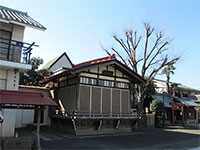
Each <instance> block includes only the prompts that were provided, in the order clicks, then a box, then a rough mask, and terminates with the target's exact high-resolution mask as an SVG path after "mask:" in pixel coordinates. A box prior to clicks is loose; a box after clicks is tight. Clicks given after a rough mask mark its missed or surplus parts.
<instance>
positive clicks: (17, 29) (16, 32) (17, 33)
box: [12, 25, 25, 41]
mask: <svg viewBox="0 0 200 150" xmlns="http://www.w3.org/2000/svg"><path fill="white" fill-rule="evenodd" d="M24 29H25V28H24V27H23V26H18V25H14V26H13V32H12V40H16V41H23V38H24Z"/></svg>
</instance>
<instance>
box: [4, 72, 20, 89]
mask: <svg viewBox="0 0 200 150" xmlns="http://www.w3.org/2000/svg"><path fill="white" fill-rule="evenodd" d="M7 72H8V74H7V83H6V90H18V85H19V72H14V71H12V70H8V71H7Z"/></svg>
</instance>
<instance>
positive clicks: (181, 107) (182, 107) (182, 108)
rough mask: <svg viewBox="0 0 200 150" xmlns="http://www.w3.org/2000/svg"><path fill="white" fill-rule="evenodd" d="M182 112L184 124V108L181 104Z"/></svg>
mask: <svg viewBox="0 0 200 150" xmlns="http://www.w3.org/2000/svg"><path fill="white" fill-rule="evenodd" d="M181 112H182V124H183V125H184V108H183V106H181Z"/></svg>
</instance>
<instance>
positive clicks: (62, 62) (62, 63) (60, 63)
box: [50, 56, 72, 72]
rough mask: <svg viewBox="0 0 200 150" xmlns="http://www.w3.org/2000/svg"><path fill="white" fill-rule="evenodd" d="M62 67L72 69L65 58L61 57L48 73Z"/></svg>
mask: <svg viewBox="0 0 200 150" xmlns="http://www.w3.org/2000/svg"><path fill="white" fill-rule="evenodd" d="M62 67H66V68H72V65H71V64H70V62H69V61H68V59H67V58H66V57H65V56H62V57H61V58H60V59H59V60H58V61H57V62H56V63H55V64H54V65H53V66H52V67H51V68H50V71H51V72H54V71H56V70H58V69H60V68H62Z"/></svg>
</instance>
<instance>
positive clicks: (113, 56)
mask: <svg viewBox="0 0 200 150" xmlns="http://www.w3.org/2000/svg"><path fill="white" fill-rule="evenodd" d="M111 60H116V57H115V55H114V54H112V55H109V56H107V57H103V58H98V59H94V60H90V61H86V62H83V63H80V64H77V65H74V66H73V69H80V68H83V67H85V66H90V65H94V64H98V63H103V62H108V61H111Z"/></svg>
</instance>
